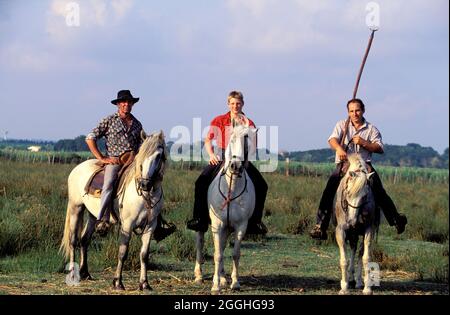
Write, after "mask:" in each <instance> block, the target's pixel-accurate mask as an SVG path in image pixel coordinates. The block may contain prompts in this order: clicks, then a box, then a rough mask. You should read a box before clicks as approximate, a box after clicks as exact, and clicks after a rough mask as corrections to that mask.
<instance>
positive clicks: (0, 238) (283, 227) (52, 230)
mask: <svg viewBox="0 0 450 315" xmlns="http://www.w3.org/2000/svg"><path fill="white" fill-rule="evenodd" d="M73 167H74V165H73V164H55V165H48V164H44V163H34V164H33V163H26V162H12V161H7V160H0V294H119V293H116V292H113V291H112V290H111V285H110V284H111V282H112V278H113V271H114V269H115V264H116V256H117V250H118V248H117V239H116V236H117V234H116V233H115V232H113V233H110V235H109V236H108V237H106V238H99V237H94V240H93V242H92V244H91V247H90V256H89V262H90V271H91V274H92V276H93V277H94V278H95V279H97V280H96V281H89V282H82V283H81V285H80V286H77V287H68V286H67V285H66V284H65V282H64V280H65V274H64V269H65V263H64V262H63V260H62V257H61V256H60V255H58V253H57V248H58V246H59V242H60V239H61V236H62V230H63V222H64V217H65V211H66V202H67V185H66V180H67V176H68V174H69V172H70V171H71V169H72V168H73ZM198 174H199V171H196V170H184V169H183V170H182V169H177V170H176V171H175V170H169V171H168V173H167V175H166V177H165V179H164V189H165V207H164V215H165V217H166V219H168V220H169V221H172V222H174V223H175V224H176V225H177V226H178V231H177V232H176V233H175V234H174V235H172V236H170V237H169V238H167V239H166V240H164V241H162V242H161V243H158V244H157V243H154V242H152V245H151V260H150V267H151V270H150V271H149V281H150V284H151V285H152V287H153V288H154V291H152V293H151V294H209V290H210V286H211V281H210V280H211V279H212V270H213V261H212V253H213V249H212V241H211V235H210V234H209V233H208V234H207V244H208V245H209V246H208V250H207V257H208V260H207V262H206V263H205V275H206V277H207V280H206V281H205V283H203V284H202V285H195V284H193V267H194V262H193V256H194V252H193V250H194V233H193V232H191V231H188V230H186V229H185V222H186V220H187V219H188V218H190V216H191V209H192V204H193V198H194V196H193V191H194V189H193V188H194V186H193V185H194V182H195V179H196V177H197V176H198ZM264 176H265V178H266V180H267V182H268V184H269V193H268V197H267V202H266V210H265V217H264V222H265V223H266V224H267V226H268V228H269V234H268V235H267V236H266V237H265V238H259V239H249V240H246V241H245V243H244V244H243V248H242V259H241V286H242V289H241V291H240V292H239V293H238V294H336V293H337V292H338V290H339V280H340V279H339V277H340V272H339V263H338V249H337V247H336V245H335V244H334V241H333V239H332V237H329V240H328V241H325V242H317V241H313V240H310V239H309V237H308V236H307V235H306V234H307V231H308V230H309V228H310V227H311V224H312V223H313V220H314V213H315V210H316V207H317V204H318V201H319V199H320V194H321V192H322V190H323V188H324V185H325V181H326V177H324V176H314V175H311V176H289V177H286V176H284V175H282V174H264ZM173 183H177V184H176V185H174V184H173ZM385 188H386V189H387V191H388V192H389V194H390V195H391V197H392V198H393V200H394V201H395V203H396V204H397V206H398V208H399V209H400V211H401V212H404V213H405V214H406V215H407V216H408V220H409V224H408V226H407V230H406V232H405V233H404V234H402V235H401V236H398V235H396V233H395V229H394V228H392V227H389V226H388V225H387V224H386V223H384V224H383V225H382V226H381V229H380V235H379V238H378V243H377V244H376V246H375V250H374V261H375V262H378V263H379V264H380V266H381V285H380V287H379V288H375V294H448V233H449V232H448V227H449V222H448V212H449V210H448V196H449V191H448V189H449V188H448V185H447V184H443V183H439V182H433V181H431V182H430V181H429V180H424V181H416V182H414V183H411V182H408V181H407V180H401V179H399V180H396V182H395V183H394V182H393V181H391V180H386V181H385ZM139 246H140V243H139V238H138V237H135V236H133V238H132V243H131V248H130V253H129V258H128V260H127V262H126V265H125V273H124V284H125V286H126V288H127V291H125V292H124V293H120V294H141V293H140V292H139V291H137V290H136V289H137V283H138V276H139V272H138V269H139V262H138V255H137V253H138V251H139ZM225 254H226V262H225V264H226V265H225V266H226V271H227V272H229V271H230V266H231V261H230V256H231V251H230V249H227V251H226V253H225ZM225 293H229V294H231V293H232V292H231V291H228V290H226V291H225ZM354 293H358V294H359V292H358V291H355V292H354ZM233 294H234V293H233Z"/></svg>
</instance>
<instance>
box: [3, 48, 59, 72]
mask: <svg viewBox="0 0 450 315" xmlns="http://www.w3.org/2000/svg"><path fill="white" fill-rule="evenodd" d="M50 62H51V57H50V55H49V54H48V53H46V52H36V51H35V50H34V49H32V48H31V47H29V46H27V45H24V44H20V43H12V44H10V45H8V46H3V47H2V49H1V50H0V65H2V67H4V68H10V69H12V70H18V71H32V72H44V71H46V70H47V69H48V67H49V65H50Z"/></svg>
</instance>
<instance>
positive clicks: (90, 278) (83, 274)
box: [80, 272, 94, 281]
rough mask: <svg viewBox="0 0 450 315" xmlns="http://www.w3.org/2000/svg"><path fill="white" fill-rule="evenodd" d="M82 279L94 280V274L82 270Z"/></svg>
mask: <svg viewBox="0 0 450 315" xmlns="http://www.w3.org/2000/svg"><path fill="white" fill-rule="evenodd" d="M80 279H81V280H87V281H92V280H94V278H92V276H91V275H90V274H89V272H81V273H80Z"/></svg>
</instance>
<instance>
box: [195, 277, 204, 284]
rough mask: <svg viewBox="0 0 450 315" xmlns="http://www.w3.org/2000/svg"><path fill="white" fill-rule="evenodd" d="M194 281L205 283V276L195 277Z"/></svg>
mask: <svg viewBox="0 0 450 315" xmlns="http://www.w3.org/2000/svg"><path fill="white" fill-rule="evenodd" d="M194 283H196V284H202V283H203V278H202V277H195V280H194Z"/></svg>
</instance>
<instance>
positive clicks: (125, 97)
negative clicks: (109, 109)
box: [111, 90, 139, 105]
mask: <svg viewBox="0 0 450 315" xmlns="http://www.w3.org/2000/svg"><path fill="white" fill-rule="evenodd" d="M120 101H132V102H133V103H137V102H138V101H139V97H133V95H131V92H130V90H120V91H119V92H118V93H117V98H116V99H115V100H112V101H111V103H113V104H114V105H117V103H118V102H120Z"/></svg>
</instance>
